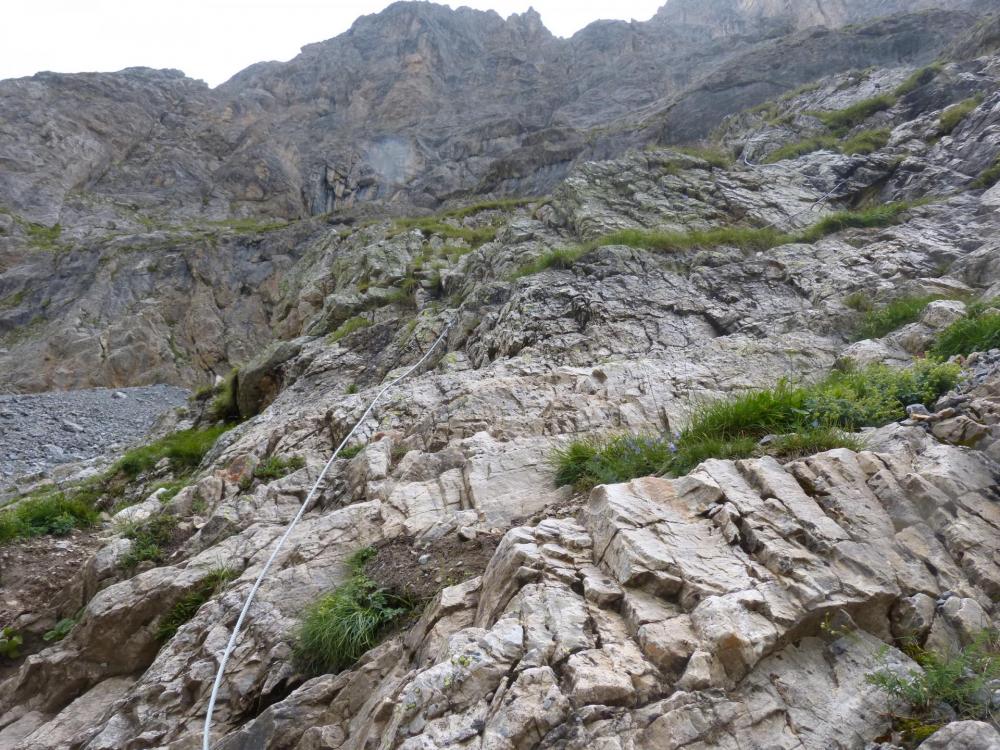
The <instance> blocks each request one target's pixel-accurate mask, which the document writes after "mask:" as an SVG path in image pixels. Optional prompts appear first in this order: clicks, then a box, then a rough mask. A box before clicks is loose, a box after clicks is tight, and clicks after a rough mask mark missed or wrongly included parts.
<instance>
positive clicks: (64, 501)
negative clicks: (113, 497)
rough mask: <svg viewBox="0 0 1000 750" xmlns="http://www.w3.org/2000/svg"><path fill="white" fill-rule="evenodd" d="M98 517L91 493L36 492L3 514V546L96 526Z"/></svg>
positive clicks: (0, 535)
mask: <svg viewBox="0 0 1000 750" xmlns="http://www.w3.org/2000/svg"><path fill="white" fill-rule="evenodd" d="M98 515H99V514H98V512H97V510H96V509H95V507H94V498H93V497H92V496H91V494H90V493H63V492H59V491H52V490H48V491H42V492H39V493H35V494H33V495H30V496H28V497H27V498H26V499H24V500H22V501H21V502H19V503H18V504H17V505H15V506H14V507H13V508H10V509H9V510H3V511H0V544H4V543H8V542H11V541H13V540H15V539H23V538H27V537H33V536H42V535H44V534H51V535H54V536H63V535H65V534H68V533H69V532H70V531H72V530H73V529H75V528H82V527H86V526H91V525H93V524H94V523H95V522H96V521H97V517H98Z"/></svg>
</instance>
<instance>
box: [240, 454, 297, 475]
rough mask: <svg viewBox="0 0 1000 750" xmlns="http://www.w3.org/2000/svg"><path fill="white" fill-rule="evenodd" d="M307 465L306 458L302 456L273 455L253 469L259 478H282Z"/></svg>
mask: <svg viewBox="0 0 1000 750" xmlns="http://www.w3.org/2000/svg"><path fill="white" fill-rule="evenodd" d="M305 465H306V462H305V459H304V458H302V457H301V456H293V457H292V458H281V457H280V456H271V457H269V458H268V459H266V460H265V461H262V462H261V463H259V464H257V468H256V469H254V470H253V475H254V476H255V477H257V479H267V480H270V479H281V477H285V476H288V475H289V474H291V473H292V472H293V471H298V470H299V469H301V468H302V467H303V466H305Z"/></svg>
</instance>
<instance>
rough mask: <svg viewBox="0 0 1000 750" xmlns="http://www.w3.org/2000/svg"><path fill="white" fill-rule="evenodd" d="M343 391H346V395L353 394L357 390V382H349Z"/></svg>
mask: <svg viewBox="0 0 1000 750" xmlns="http://www.w3.org/2000/svg"><path fill="white" fill-rule="evenodd" d="M344 392H345V393H347V394H348V395H353V394H355V393H357V392H358V384H357V383H351V384H350V385H348V386H347V389H346V390H345V391H344Z"/></svg>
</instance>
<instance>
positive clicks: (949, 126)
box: [938, 95, 983, 135]
mask: <svg viewBox="0 0 1000 750" xmlns="http://www.w3.org/2000/svg"><path fill="white" fill-rule="evenodd" d="M982 103H983V97H982V95H976V96H972V97H969V98H968V99H965V100H963V101H960V102H959V103H958V104H953V105H952V106H950V107H948V109H946V110H945V111H944V112H942V113H941V118H940V119H939V120H938V134H939V135H950V134H951V131H953V130H954V129H955V128H957V127H958V126H959V123H961V122H962V120H964V119H965V118H966V117H968V116H969V113H970V112H972V110H974V109H975V108H976V107H978V106H979V105H980V104H982Z"/></svg>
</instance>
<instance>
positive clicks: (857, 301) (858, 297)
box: [844, 291, 875, 312]
mask: <svg viewBox="0 0 1000 750" xmlns="http://www.w3.org/2000/svg"><path fill="white" fill-rule="evenodd" d="M844 305H845V306H847V307H849V308H851V309H852V310H856V311H857V312H869V311H870V310H873V309H875V304H874V303H873V302H872V300H871V297H869V296H868V295H867V294H865V293H864V292H862V291H857V292H851V293H850V294H848V295H847V296H846V297H844Z"/></svg>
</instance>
